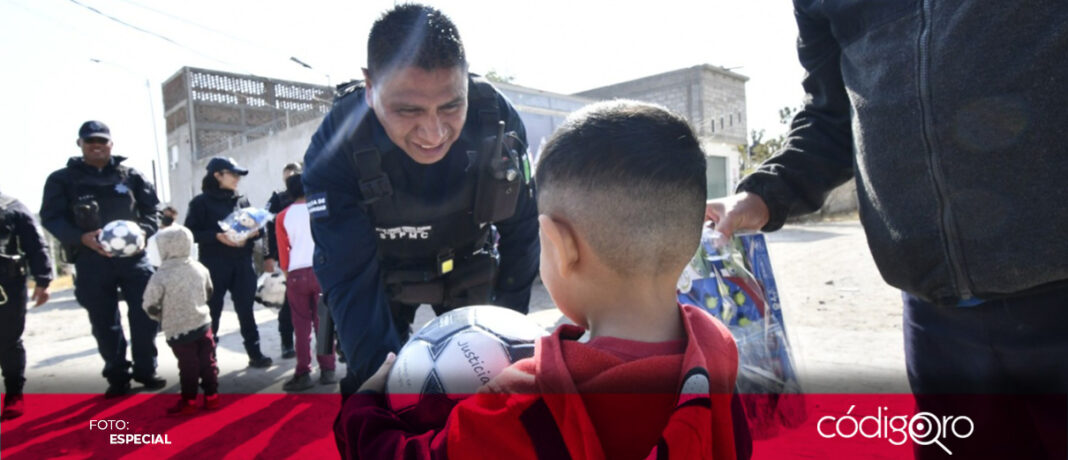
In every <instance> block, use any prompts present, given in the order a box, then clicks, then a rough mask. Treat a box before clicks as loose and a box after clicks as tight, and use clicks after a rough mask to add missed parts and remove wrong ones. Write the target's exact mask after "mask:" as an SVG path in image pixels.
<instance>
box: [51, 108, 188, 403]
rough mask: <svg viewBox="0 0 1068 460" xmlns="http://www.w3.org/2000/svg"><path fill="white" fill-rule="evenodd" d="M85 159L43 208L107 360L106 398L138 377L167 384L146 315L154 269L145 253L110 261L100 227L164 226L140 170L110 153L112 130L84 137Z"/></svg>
mask: <svg viewBox="0 0 1068 460" xmlns="http://www.w3.org/2000/svg"><path fill="white" fill-rule="evenodd" d="M78 146H79V147H80V148H81V149H82V156H78V157H71V158H70V160H68V161H67V166H66V167H65V168H63V169H60V170H58V171H56V172H53V173H52V174H51V175H50V176H48V180H47V181H45V186H44V199H43V200H42V201H41V222H42V223H43V224H44V227H45V228H46V229H48V231H49V232H51V233H52V235H54V236H55V237H56V238H58V239H59V241H60V242H61V243H63V248H64V250H65V251H66V252H67V260H71V261H74V266H75V268H76V270H77V278H76V279H75V282H74V296H75V297H76V298H77V299H78V303H80V304H81V305H82V307H83V308H85V309H86V311H88V313H89V323H90V324H92V327H93V337H95V338H96V345H97V349H98V350H99V351H100V356H101V357H103V358H104V372H103V374H104V377H105V378H107V380H108V389H107V393H105V395H106V396H108V397H113V396H120V395H124V394H126V392H128V391H129V390H130V379H131V378H133V379H134V380H136V381H137V382H140V383H141V384H143V385H144V386H145V388H148V389H153V390H155V389H160V388H163V387H164V386H166V385H167V381H166V380H164V379H162V378H160V377H159V376H158V375H156V332H157V331H158V330H159V323H157V322H155V321H153V320H152V319H150V318H149V317H148V315H147V314H145V311H144V310H143V309H142V308H141V297H142V296H143V295H144V293H145V285H146V284H148V278H149V277H151V276H152V272H153V269H152V264H151V263H150V262H149V261H148V256H147V255H146V254H145V252H144V251H141V252H140V253H138V254H136V255H134V256H131V257H111V256H110V255H109V254H108V253H107V252H105V251H104V247H103V246H101V244H100V243H99V242H98V241H97V235H99V234H100V232H101V227H103V226H104V225H105V224H107V223H108V222H111V221H115V220H130V221H134V222H137V224H138V225H139V226H140V227H141V229H143V230H144V231H145V236H146V237H148V236H152V234H154V233H156V230H157V228H158V227H159V213H158V210H157V205H159V198H157V197H156V189H155V187H153V186H152V183H150V182H148V181H146V180H145V177H144V176H142V175H141V173H140V172H138V171H137V170H135V169H133V168H130V167H128V166H125V165H123V164H122V162H123V161H125V160H126V158H125V157H122V156H117V155H115V156H113V155H112V154H111V147H112V142H111V131H110V130H109V129H108V127H107V125H105V124H104V123H101V122H99V121H87V122H85V123H83V124H82V127H81V129H79V130H78ZM118 289H122V295H123V298H124V299H125V300H126V312H127V315H128V317H129V320H130V339H131V341H132V342H133V343H132V345H133V347H132V348H133V375H131V374H130V362H129V361H127V360H126V337H125V336H124V335H123V333H122V323H121V321H120V315H119V298H118Z"/></svg>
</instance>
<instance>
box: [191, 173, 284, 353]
mask: <svg viewBox="0 0 1068 460" xmlns="http://www.w3.org/2000/svg"><path fill="white" fill-rule="evenodd" d="M246 175H248V170H247V169H245V168H242V167H241V166H238V164H237V162H235V161H234V160H233V159H232V158H225V157H214V158H212V159H211V160H209V161H208V166H207V173H206V174H205V175H204V179H203V180H202V181H201V190H202V191H203V193H201V194H200V195H197V196H195V197H193V199H192V200H191V201H190V202H189V213H188V215H186V218H185V226H186V227H188V228H189V230H190V231H192V232H193V239H194V240H195V241H196V243H197V245H198V246H199V250H200V263H202V264H204V266H205V267H208V271H209V272H211V284H212V287H213V291H212V294H211V298H210V299H208V308H209V309H210V310H211V332H212V334H214V335H215V336H216V337H218V334H219V317H220V316H221V315H222V308H223V297H224V296H225V295H226V292H227V291H229V292H230V299H231V300H233V302H234V311H235V312H237V321H238V323H240V324H241V338H242V339H244V345H245V352H246V353H248V365H249V367H254V368H266V367H270V365H271V364H272V360H271V358H270V357H267V356H264V354H263V351H261V350H260V332H259V329H258V328H257V326H256V317H255V316H254V315H253V313H252V302H253V300H254V299H255V297H256V271H255V269H254V268H253V267H252V248H253V244H252V242H253V241H255V240H257V239H259V238H260V232H259V230H257V231H255V232H253V234H252V235H251V236H250V237H249V238H248V239H245V240H242V241H240V242H234V241H232V240H231V239H230V238H229V237H228V236H227V235H226V233H224V232H223V229H222V228H220V227H219V221H220V220H223V219H225V218H226V217H227V216H229V215H230V214H231V213H233V212H234V211H237V210H239V209H242V208H247V207H249V206H250V205H249V202H248V198H246V197H245V196H244V195H239V194H238V193H237V185H238V183H239V182H241V178H242V177H245V176H246Z"/></svg>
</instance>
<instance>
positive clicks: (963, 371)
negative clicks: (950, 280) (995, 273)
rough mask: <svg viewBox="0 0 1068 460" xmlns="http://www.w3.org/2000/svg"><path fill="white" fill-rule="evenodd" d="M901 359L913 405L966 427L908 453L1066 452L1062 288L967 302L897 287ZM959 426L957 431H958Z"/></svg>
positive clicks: (1067, 338) (1067, 382)
mask: <svg viewBox="0 0 1068 460" xmlns="http://www.w3.org/2000/svg"><path fill="white" fill-rule="evenodd" d="M903 297H904V303H905V312H904V335H905V364H906V368H907V369H908V377H909V383H910V385H911V386H912V391H913V393H915V394H916V405H917V409H918V411H923V412H929V413H931V414H934V415H935V416H938V417H943V416H967V417H969V418H970V419H972V420H973V422H974V425H975V433H973V434H972V435H971V436H969V437H968V438H966V439H955V438H952V437H951V438H949V439H946V440H945V442H944V444H945V447H946V448H948V449H949V450H950V451H951V452H952V453H953V455H952V457H950V456H949V455H948V454H947V453H946V452H945V450H944V449H942V448H941V446H939V445H937V444H933V443H932V444H930V445H920V444H917V448H916V456H917V458H923V459H926V458H1059V459H1063V458H1066V457H1068V436H1066V433H1068V289H1059V290H1055V291H1049V292H1044V293H1040V294H1033V295H1027V296H1019V297H1012V298H1007V299H1002V300H994V301H990V302H986V303H983V304H980V305H977V306H974V307H938V306H935V305H932V304H930V303H927V302H924V301H922V300H920V299H918V298H916V297H913V296H912V295H909V294H904V296H903ZM962 431H963V428H962Z"/></svg>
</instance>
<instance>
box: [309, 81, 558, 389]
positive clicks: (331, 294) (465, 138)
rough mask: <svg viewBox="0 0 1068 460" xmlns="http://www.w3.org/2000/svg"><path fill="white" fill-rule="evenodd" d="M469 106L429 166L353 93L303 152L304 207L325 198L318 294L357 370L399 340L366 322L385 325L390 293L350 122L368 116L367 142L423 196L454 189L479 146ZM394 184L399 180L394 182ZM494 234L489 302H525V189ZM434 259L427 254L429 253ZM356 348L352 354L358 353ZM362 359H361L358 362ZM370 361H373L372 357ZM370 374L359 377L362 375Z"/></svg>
mask: <svg viewBox="0 0 1068 460" xmlns="http://www.w3.org/2000/svg"><path fill="white" fill-rule="evenodd" d="M497 101H498V103H499V110H500V113H501V115H502V117H503V118H504V120H505V123H506V130H509V131H511V130H514V131H516V132H517V133H518V134H519V136H520V137H521V138H522V139H523V141H524V143H525V142H526V130H525V128H524V127H523V123H522V121H521V120H520V119H519V114H518V113H516V111H515V109H514V108H513V107H512V105H511V104H510V103H509V102H508V101H507V100H506V99H505V98H504V96H503V95H500V94H499V93H498V94H497ZM470 105H473V104H469V110H468V116H467V120H468V121H467V123H466V124H465V125H464V128H463V131H462V132H461V135H460V139H459V140H457V142H456V143H454V144H453V146H452V148H451V149H450V150H449V152H448V153H447V154H446V155H445V157H444V158H443V159H442V160H441V161H438V162H437V163H434V164H432V165H420V164H417V163H415V162H414V161H412V160H411V159H410V158H409V157H408V156H407V155H406V154H405V153H404V152H403V151H402V150H401V149H400V148H399V147H397V146H396V145H394V144H393V143H392V142H390V140H389V138H388V136H387V135H386V133H385V131H384V129H383V128H382V126H381V124H379V123H378V120H377V119H376V118H375V116H374V113H373V112H371V111H369V110H368V108H367V105H366V104H365V103H364V96H363V92H362V91H360V90H358V91H357V92H356V93H355V94H350V95H348V96H345V97H343V98H341V99H340V100H338V102H337V103H336V104H335V105H334V108H333V109H332V110H331V111H330V113H329V114H327V116H326V118H325V119H324V120H323V123H322V125H321V126H320V127H319V130H318V132H316V133H315V136H314V137H313V138H312V141H311V145H310V146H309V147H308V151H307V153H306V155H305V157H304V164H305V171H304V176H303V177H304V188H305V191H306V192H307V195H308V199H309V209H310V210H312V209H313V208H316V207H317V206H315V204H314V203H313V198H314V197H315V196H316V195H318V194H324V195H325V201H326V203H325V204H324V206H325V208H323V209H322V210H321V211H312V212H311V214H312V234H313V236H314V238H315V258H314V267H315V273H316V276H317V278H318V280H319V282H320V284H321V285H322V288H323V292H324V293H325V294H326V297H327V299H328V301H329V305H330V307H331V311H332V313H333V317H334V321H335V323H336V325H337V330H338V333H339V338H340V341H341V347H342V349H343V351H344V352H345V356H346V357H348V358H349V360H350V366H353V368H354V369H355V372H356V373H357V374H359V373H361V372H364V371H366V370H370V371H373V370H374V369H375V368H377V366H378V365H379V364H380V363H381V359H382V358H381V357H382V356H384V355H385V353H386V352H388V351H390V350H394V351H395V350H397V349H398V348H399V346H400V343H399V341H398V339H397V335H396V333H395V332H394V330H393V328H388V327H385V328H381V327H380V328H378V330H372V329H373V328H372V327H370V325H386V324H389V322H390V320H389V316H390V310H389V308H388V305H389V297H388V295H387V294H386V292H385V289H384V287H383V282H382V270H381V269H380V266H379V262H378V241H377V239H378V238H377V235H376V232H375V230H374V227H373V225H372V222H371V221H370V220H369V219H368V215H367V213H366V212H365V211H364V210H363V209H362V208H361V207H360V201H361V199H362V196H361V194H360V191H359V187H358V186H357V177H358V176H357V173H356V170H355V166H354V164H353V162H352V159H351V158H350V155H351V153H352V152H353V151H354V149H355V148H356V144H357V143H358V142H360V141H364V142H366V140H359V139H355V138H354V137H355V136H353V135H352V134H353V133H354V130H355V127H356V125H357V124H358V123H359V122H360V120H362V119H363V117H370V120H369V121H370V123H372V129H373V132H372V137H373V139H372V140H371V141H372V142H374V143H375V144H376V145H377V146H378V149H379V151H380V152H381V155H382V156H383V157H386V156H388V155H397V156H399V158H400V162H399V163H400V164H401V165H402V168H403V171H401V172H399V173H400V174H403V175H404V176H406V177H408V178H419V180H411V181H407V182H408V183H410V184H417V185H418V186H419V187H420V190H419V191H418V192H415V191H413V193H419V194H422V195H424V196H426V198H427V200H428V201H432V200H434V199H435V197H436V196H437V195H439V194H441V193H442V191H443V190H450V189H451V188H450V187H456V186H457V185H456V184H457V182H458V178H462V177H463V176H464V169H465V168H466V167H467V165H468V160H467V157H466V151H467V150H474V149H478V136H479V129H478V128H479V127H478V126H477V123H476V122H475V121H473V120H474V119H475V118H476V116H475V115H473V114H472V109H471V108H470ZM395 183H397V182H395ZM496 227H497V229H498V231H499V233H500V242H499V247H498V248H499V251H500V261H501V265H500V271H499V273H498V276H497V280H498V282H497V285H496V289H495V301H494V303H496V304H498V305H503V306H512V307H526V306H527V304H528V302H529V300H530V286H531V283H532V282H533V281H534V277H535V276H536V275H537V272H538V259H539V247H540V246H539V244H538V222H537V205H536V204H535V201H534V198H533V197H532V196H531V195H530V194H529V193H528V191H527V190H523V191H521V193H520V194H519V203H518V204H517V207H516V211H515V215H513V216H512V217H511V218H509V219H506V220H504V221H502V222H498V223H496ZM430 256H432V255H430ZM357 349H359V350H361V352H362V353H361V354H359V355H358V354H357V353H356V350H357ZM357 360H361V361H364V362H357ZM368 360H377V361H374V362H370V361H368ZM367 375H369V373H368V374H366V375H364V376H363V377H366V376H367Z"/></svg>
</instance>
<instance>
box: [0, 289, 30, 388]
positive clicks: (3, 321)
mask: <svg viewBox="0 0 1068 460" xmlns="http://www.w3.org/2000/svg"><path fill="white" fill-rule="evenodd" d="M0 288H3V290H4V292H3V294H2V295H0V302H3V303H2V304H0V369H3V375H4V388H5V390H6V391H7V394H8V395H20V394H22V387H23V385H25V384H26V349H25V348H23V347H22V332H23V331H24V330H25V329H26V301H27V298H26V277H25V276H15V277H6V276H3V275H0ZM5 297H6V299H7V300H6V301H4V298H5Z"/></svg>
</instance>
